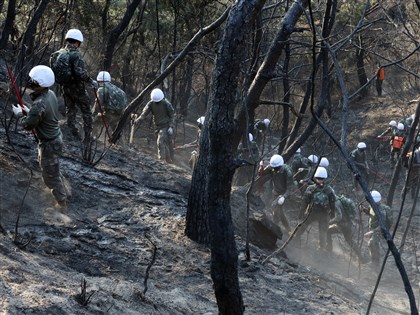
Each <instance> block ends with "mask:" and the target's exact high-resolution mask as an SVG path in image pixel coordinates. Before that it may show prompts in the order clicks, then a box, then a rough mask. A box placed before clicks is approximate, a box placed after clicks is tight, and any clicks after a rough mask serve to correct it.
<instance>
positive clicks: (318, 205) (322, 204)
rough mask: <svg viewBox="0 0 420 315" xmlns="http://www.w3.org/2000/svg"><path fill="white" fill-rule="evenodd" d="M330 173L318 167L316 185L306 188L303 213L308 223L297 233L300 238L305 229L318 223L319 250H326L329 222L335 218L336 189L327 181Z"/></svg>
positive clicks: (315, 178) (315, 176)
mask: <svg viewBox="0 0 420 315" xmlns="http://www.w3.org/2000/svg"><path fill="white" fill-rule="evenodd" d="M327 178H328V172H327V170H326V169H325V168H324V167H321V166H320V167H318V168H317V169H316V172H315V174H314V184H312V185H309V186H308V188H306V190H305V193H304V195H303V199H304V204H305V208H304V210H303V211H302V213H303V218H306V217H307V219H306V221H305V222H304V223H303V224H302V226H301V227H300V228H299V230H298V231H297V233H296V237H297V238H300V236H301V235H302V234H303V232H304V231H305V229H306V228H307V227H308V226H309V225H310V224H311V223H312V222H315V221H317V222H318V233H319V249H321V250H326V249H327V248H326V242H327V230H328V222H329V221H330V220H331V219H332V218H334V216H335V193H334V189H332V187H331V186H330V185H329V184H327V183H326V182H325V181H326V179H327Z"/></svg>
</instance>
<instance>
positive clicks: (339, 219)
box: [327, 195, 364, 261]
mask: <svg viewBox="0 0 420 315" xmlns="http://www.w3.org/2000/svg"><path fill="white" fill-rule="evenodd" d="M356 213H357V207H356V204H355V203H354V202H353V200H351V199H350V198H346V197H345V196H343V195H341V196H336V199H335V217H334V218H333V219H331V220H330V221H329V222H328V224H329V226H328V231H327V250H328V251H332V234H336V233H341V234H343V236H344V239H345V240H346V242H347V244H349V245H350V247H351V249H352V250H353V251H355V252H356V255H357V256H358V257H359V259H360V260H361V261H364V257H363V255H362V253H361V251H360V249H359V247H358V246H357V244H356V243H355V242H354V241H353V235H354V220H355V217H356Z"/></svg>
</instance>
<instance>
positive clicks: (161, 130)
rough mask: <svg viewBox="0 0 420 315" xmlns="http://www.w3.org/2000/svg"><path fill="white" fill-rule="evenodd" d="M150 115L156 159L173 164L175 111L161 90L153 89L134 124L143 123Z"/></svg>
mask: <svg viewBox="0 0 420 315" xmlns="http://www.w3.org/2000/svg"><path fill="white" fill-rule="evenodd" d="M150 113H152V116H153V123H154V124H155V134H156V136H157V149H158V158H159V160H166V162H168V163H173V160H174V146H173V133H174V126H175V109H174V108H173V106H172V104H171V103H170V102H169V101H168V100H167V99H166V98H165V95H164V94H163V92H162V90H161V89H154V90H153V91H152V93H150V101H149V102H148V103H147V104H146V106H145V107H144V109H143V111H142V113H141V115H140V117H139V118H137V119H136V120H135V123H138V122H141V121H143V120H144V119H145V118H146V117H147V116H148V115H149V114H150Z"/></svg>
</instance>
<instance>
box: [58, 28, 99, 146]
mask: <svg viewBox="0 0 420 315" xmlns="http://www.w3.org/2000/svg"><path fill="white" fill-rule="evenodd" d="M65 39H66V46H65V47H64V49H65V50H67V51H68V53H69V55H70V63H71V70H72V79H71V80H70V81H69V82H66V83H63V84H62V88H63V94H64V103H65V106H66V116H67V125H68V126H69V128H70V131H71V133H72V135H73V136H74V137H75V138H76V139H80V135H79V131H78V129H77V126H76V114H77V108H80V111H81V112H82V118H83V130H84V132H85V140H87V139H90V136H91V134H92V128H93V127H92V112H91V108H90V107H91V100H90V97H89V94H88V92H87V91H86V87H85V83H90V84H91V85H92V87H93V88H94V89H95V90H96V89H98V82H96V81H95V80H93V79H92V78H90V77H89V75H88V74H87V71H86V64H85V61H84V60H83V57H82V54H81V53H80V52H79V47H80V45H81V44H82V42H83V35H82V32H80V30H78V29H70V30H69V31H68V32H67V34H66V37H65Z"/></svg>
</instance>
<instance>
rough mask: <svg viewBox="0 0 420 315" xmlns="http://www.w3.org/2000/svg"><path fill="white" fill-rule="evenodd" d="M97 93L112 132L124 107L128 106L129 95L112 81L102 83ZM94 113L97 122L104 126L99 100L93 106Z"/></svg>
mask: <svg viewBox="0 0 420 315" xmlns="http://www.w3.org/2000/svg"><path fill="white" fill-rule="evenodd" d="M97 93H98V98H99V102H100V106H101V107H102V110H103V111H104V112H103V114H104V116H105V120H106V122H107V124H108V127H109V132H110V133H112V131H113V130H114V129H115V127H116V126H117V124H118V121H119V120H120V118H121V115H122V113H123V112H124V109H125V108H126V107H127V95H126V94H125V92H124V91H123V90H121V89H120V88H119V87H117V86H115V85H114V84H112V83H111V82H103V83H101V84H100V86H99V89H98V92H97ZM93 113H94V115H95V124H99V125H101V126H102V125H103V121H102V117H100V116H101V113H100V109H99V105H98V101H97V100H96V101H95V105H94V107H93Z"/></svg>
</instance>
